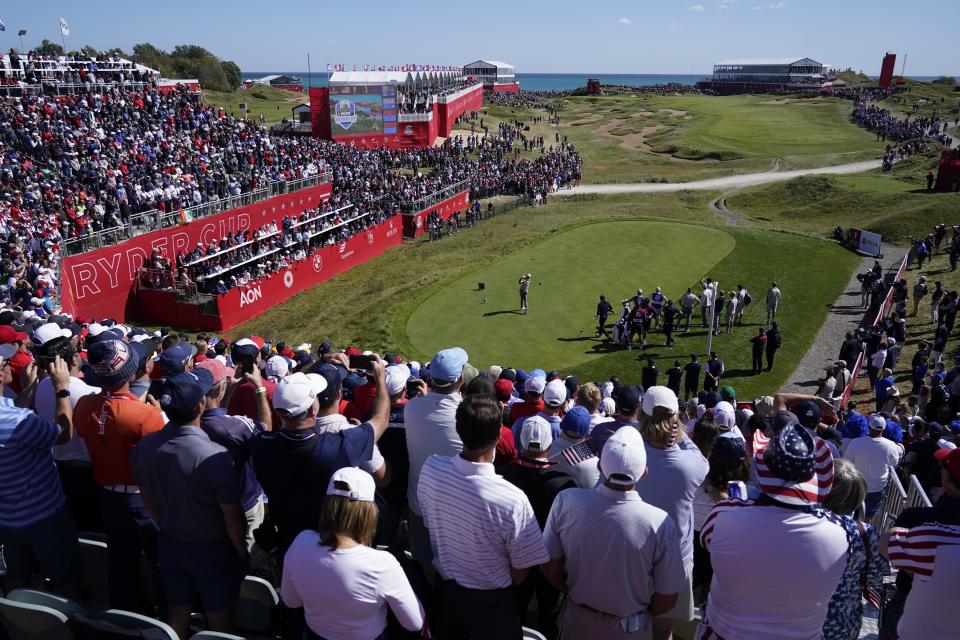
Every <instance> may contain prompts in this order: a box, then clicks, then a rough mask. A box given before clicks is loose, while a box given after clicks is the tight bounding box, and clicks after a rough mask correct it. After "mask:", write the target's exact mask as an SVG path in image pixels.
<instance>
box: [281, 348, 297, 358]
mask: <svg viewBox="0 0 960 640" xmlns="http://www.w3.org/2000/svg"><path fill="white" fill-rule="evenodd" d="M280 355H282V356H283V357H284V358H292V357H293V356H294V355H296V354H294V352H293V349H291V348H290V347H287V348H286V349H284V350H283V351H282V352H281V353H280Z"/></svg>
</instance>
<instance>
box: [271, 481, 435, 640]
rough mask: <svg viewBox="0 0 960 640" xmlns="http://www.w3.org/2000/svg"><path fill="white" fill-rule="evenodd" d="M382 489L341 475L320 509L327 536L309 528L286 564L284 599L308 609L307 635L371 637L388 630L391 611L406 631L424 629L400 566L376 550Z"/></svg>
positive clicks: (341, 638)
mask: <svg viewBox="0 0 960 640" xmlns="http://www.w3.org/2000/svg"><path fill="white" fill-rule="evenodd" d="M375 491H376V486H375V485H374V482H373V478H372V477H371V476H370V474H368V473H367V472H365V471H363V470H361V469H359V468H357V467H344V468H342V469H339V470H338V471H336V472H335V473H334V474H333V476H331V478H330V483H329V485H328V486H327V497H326V499H325V500H324V502H323V508H322V509H321V511H320V527H319V530H320V531H321V532H322V533H318V532H317V531H313V530H312V529H307V530H305V531H303V532H301V533H300V535H298V536H297V537H296V539H294V541H293V544H292V545H290V548H289V549H288V550H287V553H286V556H284V562H283V577H282V580H281V584H280V597H281V598H283V602H284V604H285V605H287V606H288V607H291V608H300V607H303V611H304V618H305V620H306V623H307V627H308V628H309V630H310V631H311V632H312V633H314V634H316V635H318V636H320V637H323V638H337V639H338V640H370V639H371V638H378V637H380V635H381V634H382V633H383V632H384V630H385V629H386V628H387V607H389V608H390V610H391V611H392V612H393V614H394V615H395V616H396V618H397V621H398V622H399V623H400V625H401V626H402V627H403V628H404V629H408V630H410V631H420V630H422V629H423V628H424V625H425V618H424V611H423V606H422V605H421V604H420V601H419V600H417V596H416V595H414V593H413V588H412V587H411V586H410V582H409V581H408V580H407V577H406V575H405V574H404V572H403V569H402V568H401V567H400V563H399V562H398V561H397V559H396V558H394V557H393V555H391V554H390V553H388V552H386V551H379V550H377V549H371V548H370V545H371V544H372V543H373V536H374V534H375V533H376V530H377V506H376V504H375V502H374V493H375Z"/></svg>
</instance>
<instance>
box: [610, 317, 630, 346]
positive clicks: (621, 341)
mask: <svg viewBox="0 0 960 640" xmlns="http://www.w3.org/2000/svg"><path fill="white" fill-rule="evenodd" d="M629 338H630V332H629V331H627V321H626V320H621V321H620V322H618V323H617V324H615V325H613V341H614V342H615V343H616V344H618V345H620V346H621V347H625V346H627V340H628V339H629Z"/></svg>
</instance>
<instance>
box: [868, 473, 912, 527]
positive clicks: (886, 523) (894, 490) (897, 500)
mask: <svg viewBox="0 0 960 640" xmlns="http://www.w3.org/2000/svg"><path fill="white" fill-rule="evenodd" d="M906 503H907V492H906V490H905V489H904V488H903V483H901V482H900V477H899V476H897V471H896V469H894V468H893V467H890V466H888V467H887V492H886V494H885V495H884V496H883V502H881V503H880V508H879V509H877V513H876V514H874V516H873V520H872V523H873V526H874V527H876V529H877V531H881V532H883V531H888V530H889V529H890V527H892V526H893V523H894V521H895V520H896V519H897V517H898V516H899V515H900V512H901V511H903V507H904V505H905V504H906Z"/></svg>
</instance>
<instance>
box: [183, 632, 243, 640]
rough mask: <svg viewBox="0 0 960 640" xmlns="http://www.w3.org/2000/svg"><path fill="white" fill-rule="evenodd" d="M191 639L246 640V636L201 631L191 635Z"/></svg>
mask: <svg viewBox="0 0 960 640" xmlns="http://www.w3.org/2000/svg"><path fill="white" fill-rule="evenodd" d="M190 640H244V638H243V636H235V635H231V634H229V633H220V632H219V631H201V632H200V633H195V634H193V635H192V636H190Z"/></svg>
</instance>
